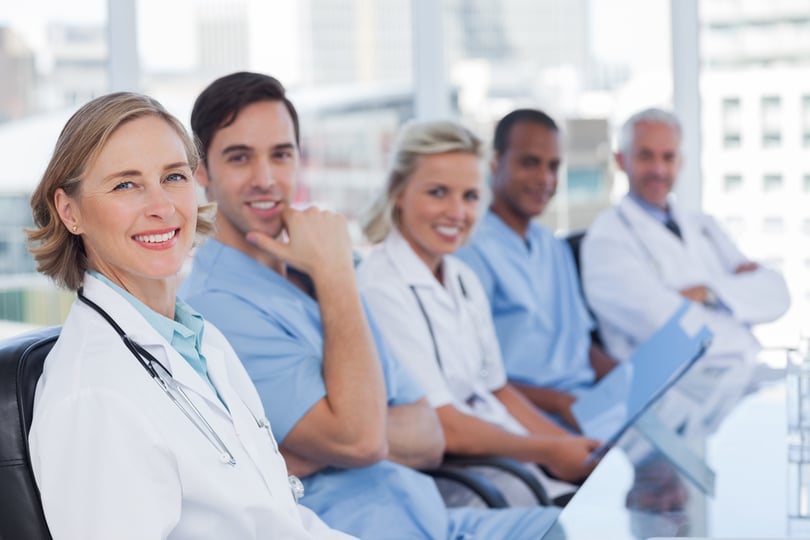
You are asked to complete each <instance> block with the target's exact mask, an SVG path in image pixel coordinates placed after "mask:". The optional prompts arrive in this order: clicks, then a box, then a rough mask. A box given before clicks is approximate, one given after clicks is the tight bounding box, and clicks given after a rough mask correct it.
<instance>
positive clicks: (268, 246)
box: [245, 231, 290, 260]
mask: <svg viewBox="0 0 810 540" xmlns="http://www.w3.org/2000/svg"><path fill="white" fill-rule="evenodd" d="M245 238H246V239H247V241H248V242H250V243H251V244H253V245H255V246H257V247H259V248H260V249H262V250H264V251H266V252H268V253H270V254H271V255H273V256H275V257H278V258H280V259H283V260H287V259H288V258H289V251H290V249H289V246H288V245H287V244H286V243H284V242H279V241H278V240H276V239H275V238H272V237H270V236H268V235H266V234H264V233H263V232H259V231H250V232H249V233H247V235H246V236H245Z"/></svg>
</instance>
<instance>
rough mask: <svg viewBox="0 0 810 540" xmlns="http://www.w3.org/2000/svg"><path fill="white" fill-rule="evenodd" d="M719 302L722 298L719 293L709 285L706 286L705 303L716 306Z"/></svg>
mask: <svg viewBox="0 0 810 540" xmlns="http://www.w3.org/2000/svg"><path fill="white" fill-rule="evenodd" d="M719 303H720V298H719V297H718V296H717V293H716V292H714V291H713V290H712V289H710V288H709V287H704V295H703V305H704V306H706V307H709V308H714V307H717V305H718V304H719Z"/></svg>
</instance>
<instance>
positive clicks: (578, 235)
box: [565, 229, 604, 348]
mask: <svg viewBox="0 0 810 540" xmlns="http://www.w3.org/2000/svg"><path fill="white" fill-rule="evenodd" d="M587 233H588V230H587V229H580V230H578V231H574V232H572V233H569V234H568V235H567V236H566V237H565V241H566V242H568V246H569V247H570V248H571V254H572V255H573V256H574V264H575V265H576V267H577V278H578V279H579V292H580V293H582V298H585V289H583V287H582V259H581V255H580V251H581V248H582V240H583V239H584V238H585V235H586V234H587ZM585 306H586V307H587V308H588V312H589V313H590V314H591V318H592V319H593V320H594V321H595V320H596V315H594V313H593V311H592V310H591V307H590V306H588V303H587V299H586V300H585ZM591 342H592V343H596V344H597V345H599V346H600V347H603V348H604V344H603V343H602V337H601V336H600V335H599V329H598V328H595V329H594V330H593V331H592V332H591Z"/></svg>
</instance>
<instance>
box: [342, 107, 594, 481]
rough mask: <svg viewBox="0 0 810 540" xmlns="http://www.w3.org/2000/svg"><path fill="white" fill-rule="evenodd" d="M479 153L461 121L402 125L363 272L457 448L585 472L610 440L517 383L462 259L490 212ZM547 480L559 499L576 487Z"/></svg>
mask: <svg viewBox="0 0 810 540" xmlns="http://www.w3.org/2000/svg"><path fill="white" fill-rule="evenodd" d="M479 149H480V141H479V140H478V138H477V137H476V136H475V135H474V134H472V133H471V132H470V131H469V130H467V129H466V128H464V127H462V126H460V125H458V124H456V123H454V122H450V121H436V122H423V123H411V124H408V125H406V126H405V127H403V128H402V130H401V132H400V134H399V138H398V140H397V143H396V145H395V148H394V152H393V154H394V155H393V159H392V165H391V170H390V172H389V175H388V182H387V184H386V185H385V187H384V190H383V193H382V195H381V196H380V198H379V200H378V203H377V205H376V206H375V207H374V209H373V211H372V213H371V215H370V218H369V220H368V223H367V225H366V227H365V232H366V235H367V236H368V237H369V239H370V240H371V241H372V242H382V243H381V245H380V246H378V248H377V249H375V250H374V251H372V252H371V253H370V254H369V255H368V256H367V257H366V259H365V260H364V261H363V263H362V264H361V266H360V268H359V276H358V278H359V283H360V290H361V293H362V294H363V296H364V297H365V299H366V301H367V302H368V305H369V307H370V309H371V311H372V313H373V315H374V318H375V320H376V321H377V323H378V325H379V327H380V330H381V332H382V333H383V336H384V337H385V339H386V342H387V343H388V344H389V346H390V347H391V349H392V350H393V352H394V354H395V355H396V356H397V357H398V358H399V360H400V361H401V362H402V363H403V365H405V366H406V367H407V368H408V369H409V371H410V372H411V374H412V375H413V376H414V377H415V378H416V379H417V381H418V382H419V383H420V384H421V385H422V386H423V388H424V389H425V392H426V395H427V399H428V401H429V402H430V404H431V405H432V406H433V407H434V408H435V409H436V411H437V414H438V415H439V420H440V421H441V424H442V427H443V429H444V434H445V440H446V443H447V452H448V453H453V454H462V455H501V456H506V457H511V458H515V459H518V460H520V461H523V462H526V463H531V464H542V465H544V466H545V467H546V468H547V469H548V470H549V471H551V473H552V474H553V475H555V476H557V477H559V478H562V479H563V480H566V481H576V480H580V479H582V478H583V477H584V476H586V475H587V474H588V473H589V472H590V470H591V469H592V467H593V464H586V458H587V457H588V455H589V453H590V452H591V451H592V450H593V449H595V448H596V446H597V445H598V443H597V442H596V441H592V440H589V439H585V438H583V437H579V436H575V435H572V434H571V433H568V432H567V431H565V430H564V429H562V428H560V427H559V426H557V425H556V424H555V423H553V422H551V421H550V420H548V419H547V418H546V417H544V416H543V415H542V413H540V412H539V411H538V409H536V408H535V407H534V406H533V405H532V404H531V403H529V402H528V401H527V400H526V399H525V398H524V397H523V396H522V395H521V394H520V393H518V392H517V390H515V389H514V388H513V387H512V386H511V385H510V384H509V383H508V382H507V380H506V373H505V370H504V366H503V362H502V359H501V354H500V350H499V348H498V341H497V337H496V336H495V330H494V326H493V323H492V317H491V314H490V309H489V303H488V301H487V298H486V295H485V294H484V291H483V289H482V287H481V284H480V282H479V281H478V278H477V277H476V275H475V273H474V272H473V271H472V270H471V269H470V268H469V267H467V266H466V265H465V264H464V263H463V262H462V261H461V260H459V259H457V258H455V257H453V256H452V253H453V252H455V251H456V250H457V249H458V248H459V247H460V246H461V245H462V243H463V242H464V241H465V240H466V238H467V236H468V235H469V234H470V231H471V229H472V227H473V225H474V223H475V221H476V218H477V215H478V207H479V196H480V190H481V189H482V181H481V164H480V157H479V152H480V150H479ZM494 480H495V481H496V483H498V482H500V481H501V480H503V478H495V479H494ZM543 480H544V481H546V483H547V487H550V488H551V491H552V496H555V495H559V494H561V493H563V492H564V491H566V490H570V489H572V487H571V486H570V485H569V484H563V485H559V484H557V485H552V483H551V482H549V481H547V479H545V478H544V479H543ZM501 487H502V488H504V487H505V488H506V489H507V490H509V489H510V488H509V487H508V486H504V485H501Z"/></svg>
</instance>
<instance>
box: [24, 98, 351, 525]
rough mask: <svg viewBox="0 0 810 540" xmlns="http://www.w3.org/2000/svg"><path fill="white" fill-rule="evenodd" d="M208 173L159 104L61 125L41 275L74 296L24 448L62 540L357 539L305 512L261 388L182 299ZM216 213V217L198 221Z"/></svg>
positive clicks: (91, 110) (102, 108)
mask: <svg viewBox="0 0 810 540" xmlns="http://www.w3.org/2000/svg"><path fill="white" fill-rule="evenodd" d="M197 162H198V158H197V153H196V151H195V148H194V144H193V143H192V141H191V140H190V138H189V136H188V135H187V133H186V131H185V129H184V128H183V126H182V125H181V124H180V122H179V121H178V120H177V119H176V118H174V117H173V116H171V115H170V114H169V113H168V112H167V111H166V110H165V109H164V108H163V107H162V106H161V105H160V104H159V103H158V102H156V101H155V100H153V99H151V98H149V97H146V96H142V95H139V94H132V93H116V94H110V95H106V96H102V97H99V98H97V99H95V100H93V101H91V102H89V103H88V104H86V105H84V106H83V107H82V108H80V109H79V110H78V111H77V112H76V113H75V114H74V115H73V116H72V117H71V118H70V120H68V122H67V125H66V126H65V128H64V129H63V131H62V133H61V135H60V136H59V139H58V141H57V143H56V148H55V150H54V153H53V157H52V159H51V161H50V163H49V165H48V167H47V169H46V171H45V174H44V175H43V177H42V180H41V182H40V183H39V185H38V187H37V188H36V191H35V192H34V194H33V197H32V199H31V206H32V208H33V212H34V222H35V225H36V228H35V229H34V230H31V231H28V236H29V240H30V242H31V246H32V247H31V252H32V253H33V254H34V257H35V258H36V261H37V264H38V269H39V271H41V272H42V273H44V274H45V275H47V276H49V277H51V278H52V279H53V280H54V281H55V282H56V283H57V284H59V285H61V286H63V287H65V288H68V289H70V290H74V291H77V292H78V299H77V300H76V302H75V303H74V305H73V307H72V308H71V310H70V313H69V314H68V317H67V320H66V321H65V323H64V326H63V327H62V330H61V334H60V336H59V339H58V341H57V342H56V344H55V345H54V348H53V349H52V351H51V353H50V354H49V355H48V357H47V359H46V360H45V365H44V369H43V374H42V377H41V379H40V381H39V383H38V386H37V391H36V397H35V403H34V416H33V424H32V427H31V432H30V436H29V441H30V449H31V461H32V466H33V469H34V475H35V478H36V482H37V485H38V487H39V489H40V492H41V495H42V504H43V509H44V512H45V518H46V521H47V523H48V527H49V528H50V531H51V533H52V535H53V537H54V538H82V539H94V538H99V539H101V538H103V539H109V538H116V539H127V538H132V539H147V538H172V539H184V538H188V539H191V538H195V539H196V538H284V539H291V538H292V539H314V538H319V539H320V538H330V539H333V538H334V539H337V538H349V537H348V536H347V535H344V534H342V533H339V532H337V531H333V530H331V529H328V528H327V527H326V525H324V524H323V523H322V522H320V521H319V520H318V518H317V517H316V516H314V515H313V514H312V513H311V512H310V511H309V510H307V509H305V508H303V507H300V506H298V505H297V504H296V500H295V498H294V496H293V493H292V491H291V488H290V481H289V479H288V476H287V470H286V467H285V464H284V461H283V459H282V458H281V456H280V455H279V453H278V447H277V445H276V443H275V441H274V439H273V436H272V434H271V432H270V429H269V425H268V423H267V421H266V417H265V415H264V411H263V409H262V405H261V402H260V400H259V397H258V395H257V393H256V390H255V388H254V387H253V384H252V383H251V382H250V379H249V378H248V376H247V374H246V373H245V371H244V369H243V368H242V365H241V363H240V362H239V359H238V358H237V357H236V355H235V353H234V352H233V350H232V349H231V347H230V346H229V345H228V343H227V341H226V340H225V339H224V338H223V336H222V335H221V334H220V333H219V332H218V331H217V330H216V328H214V327H213V326H211V325H209V324H207V323H205V322H204V321H203V319H202V317H201V316H200V315H198V314H197V313H196V312H194V311H193V310H192V309H191V308H189V307H188V306H187V305H186V304H185V303H183V302H182V301H180V300H179V299H178V298H177V297H176V296H175V291H176V288H177V274H178V272H179V270H180V268H181V265H182V264H183V261H184V259H185V258H186V256H187V255H188V253H189V250H190V249H191V248H192V246H193V245H194V243H195V241H197V240H199V239H201V238H202V237H204V236H205V235H207V234H208V233H209V232H210V231H212V229H213V223H212V221H211V218H210V217H209V216H208V213H206V212H202V213H199V214H198V205H197V194H196V190H195V182H194V177H193V172H194V169H195V167H196V166H197ZM204 210H205V209H204Z"/></svg>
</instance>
